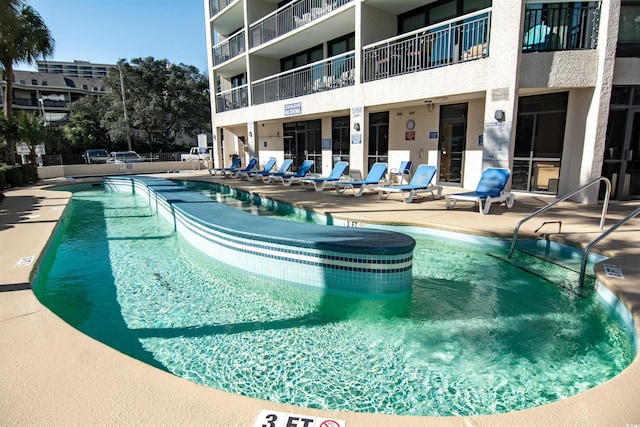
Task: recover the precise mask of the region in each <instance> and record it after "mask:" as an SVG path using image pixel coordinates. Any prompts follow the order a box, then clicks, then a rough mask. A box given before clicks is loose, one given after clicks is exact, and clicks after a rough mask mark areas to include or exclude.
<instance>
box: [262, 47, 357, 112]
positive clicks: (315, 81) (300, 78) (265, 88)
mask: <svg viewBox="0 0 640 427" xmlns="http://www.w3.org/2000/svg"><path fill="white" fill-rule="evenodd" d="M354 83H355V57H354V52H353V51H352V52H347V53H343V54H341V55H336V56H333V57H331V58H327V59H323V60H321V61H316V62H313V63H311V64H308V65H303V66H302V67H298V68H295V69H293V70H289V71H285V72H282V73H279V74H276V75H273V76H269V77H267V78H264V79H261V80H258V81H256V82H255V83H254V84H252V85H251V93H252V103H253V104H254V105H257V104H264V103H266V102H273V101H277V100H280V99H289V98H295V97H298V96H303V95H309V94H312V93H316V92H321V91H326V90H333V89H338V88H341V87H345V86H351V85H353V84H354Z"/></svg>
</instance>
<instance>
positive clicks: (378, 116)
mask: <svg viewBox="0 0 640 427" xmlns="http://www.w3.org/2000/svg"><path fill="white" fill-rule="evenodd" d="M367 160H368V162H367V168H368V169H367V171H365V172H364V173H363V174H362V175H363V176H365V175H366V174H367V172H368V171H369V170H370V169H371V166H373V164H374V163H376V162H381V163H387V162H388V161H389V112H388V111H385V112H382V113H371V114H369V155H368V156H367Z"/></svg>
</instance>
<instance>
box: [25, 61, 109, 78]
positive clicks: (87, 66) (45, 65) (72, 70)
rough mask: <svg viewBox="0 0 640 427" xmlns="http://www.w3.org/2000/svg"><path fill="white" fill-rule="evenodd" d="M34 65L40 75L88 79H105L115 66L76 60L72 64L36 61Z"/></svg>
mask: <svg viewBox="0 0 640 427" xmlns="http://www.w3.org/2000/svg"><path fill="white" fill-rule="evenodd" d="M36 65H37V66H38V72H40V73H51V74H63V75H65V76H70V77H88V78H100V77H106V76H107V74H108V73H109V70H110V69H111V68H113V67H116V65H113V64H92V63H91V62H89V61H78V60H74V61H73V62H64V61H48V60H36Z"/></svg>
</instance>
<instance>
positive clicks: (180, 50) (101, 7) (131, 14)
mask: <svg viewBox="0 0 640 427" xmlns="http://www.w3.org/2000/svg"><path fill="white" fill-rule="evenodd" d="M26 2H27V3H28V4H29V5H31V6H32V7H33V8H34V9H35V10H36V11H37V12H38V13H39V14H40V16H42V18H43V19H44V21H45V23H46V25H47V27H49V30H50V31H51V33H52V35H53V38H54V40H55V42H56V49H55V52H54V54H53V57H52V58H51V59H54V60H56V61H69V62H71V61H73V60H82V61H90V62H93V63H101V64H115V63H116V62H118V60H119V59H120V58H124V59H126V60H127V61H129V62H130V61H131V60H132V59H133V58H146V57H148V56H152V57H154V58H155V59H167V60H168V61H169V62H171V63H176V64H179V63H184V64H187V65H194V66H196V67H197V68H198V69H199V70H200V72H202V73H206V71H207V51H206V49H207V47H206V39H205V18H204V2H203V0H26ZM17 68H18V69H22V70H28V69H35V66H26V65H24V64H20V66H19V67H17Z"/></svg>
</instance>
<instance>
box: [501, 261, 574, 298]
mask: <svg viewBox="0 0 640 427" xmlns="http://www.w3.org/2000/svg"><path fill="white" fill-rule="evenodd" d="M489 255H490V256H491V257H493V258H496V259H499V260H501V261H504V262H506V263H508V264H510V265H512V266H514V267H516V268H519V269H520V270H522V271H525V272H527V273H529V274H532V275H534V276H536V277H539V278H541V279H543V280H545V281H547V282H549V283H552V284H554V285H556V286H558V287H560V288H562V289H565V290H567V291H569V292H571V293H573V294H575V295H578V296H581V297H583V296H585V294H586V292H585V291H584V289H582V288H579V287H578V281H579V278H580V272H579V268H580V267H579V261H578V263H577V264H576V262H575V260H572V259H568V260H567V259H559V258H558V257H552V256H549V255H548V254H538V253H533V252H528V251H521V250H517V251H515V252H514V253H513V255H512V256H511V258H507V257H506V256H503V255H496V254H489ZM576 267H577V268H576Z"/></svg>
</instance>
